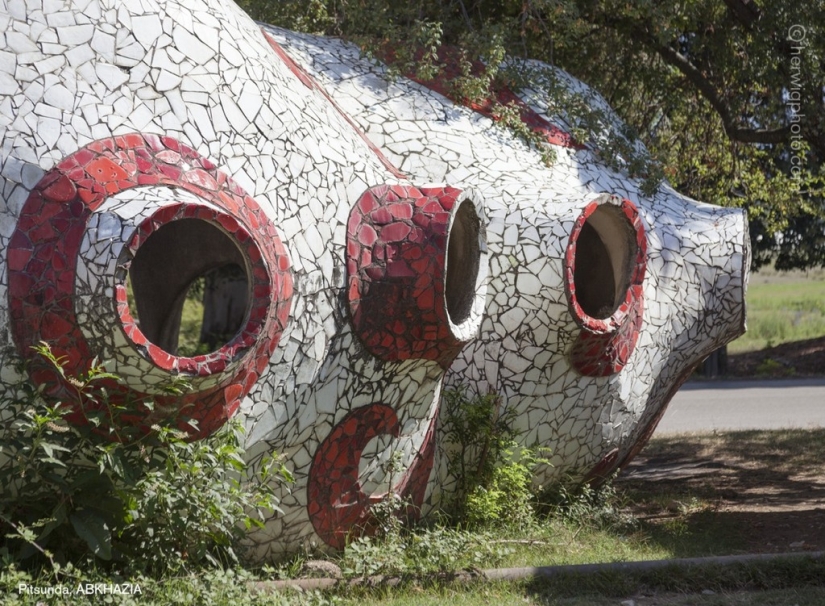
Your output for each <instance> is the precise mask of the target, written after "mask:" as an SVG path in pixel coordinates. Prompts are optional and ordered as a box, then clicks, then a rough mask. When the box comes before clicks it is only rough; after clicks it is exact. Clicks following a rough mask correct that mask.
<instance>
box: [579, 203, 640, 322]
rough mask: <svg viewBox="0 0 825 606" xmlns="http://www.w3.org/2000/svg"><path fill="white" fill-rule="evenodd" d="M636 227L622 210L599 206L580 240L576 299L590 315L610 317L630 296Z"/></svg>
mask: <svg viewBox="0 0 825 606" xmlns="http://www.w3.org/2000/svg"><path fill="white" fill-rule="evenodd" d="M636 249H637V246H636V237H635V231H634V229H633V225H631V223H630V221H629V220H628V218H627V216H626V215H625V214H624V213H623V212H622V210H621V208H619V207H617V206H614V205H612V204H602V205H600V206H598V207H597V208H596V209H595V210H594V211H593V213H592V214H591V215H590V216H589V217H588V218H587V220H586V221H585V222H584V224H583V225H582V228H581V231H580V232H579V234H578V237H577V238H576V256H575V260H574V273H573V279H574V283H575V297H576V300H577V301H578V303H579V305H580V306H581V309H582V311H584V313H586V314H587V315H589V316H591V317H593V318H598V319H605V318H609V317H610V316H611V315H613V313H614V312H615V311H616V309H617V308H618V307H619V306H620V305H621V304H622V302H623V301H624V300H625V298H626V297H627V290H628V288H629V287H630V281H631V277H632V272H633V260H634V258H635V256H636V252H637V250H636Z"/></svg>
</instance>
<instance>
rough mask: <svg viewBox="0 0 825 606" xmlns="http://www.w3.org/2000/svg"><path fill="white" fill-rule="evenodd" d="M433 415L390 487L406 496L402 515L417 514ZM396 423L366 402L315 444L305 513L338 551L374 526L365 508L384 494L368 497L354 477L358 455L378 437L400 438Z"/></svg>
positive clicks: (429, 459)
mask: <svg viewBox="0 0 825 606" xmlns="http://www.w3.org/2000/svg"><path fill="white" fill-rule="evenodd" d="M436 424H437V423H436V419H433V420H432V421H431V422H430V427H429V428H428V430H427V434H426V435H425V437H424V442H423V443H422V445H421V449H420V450H419V452H418V454H417V455H416V456H415V458H414V459H413V462H412V464H411V465H410V467H409V469H408V470H407V472H406V473H404V474H403V476H402V477H401V479H400V480H399V481H398V483H397V484H396V485H395V486H394V487H393V492H394V494H397V495H398V496H400V497H401V498H402V499H410V500H411V501H412V507H411V508H409V509H408V510H406V511H405V512H402V513H404V514H405V515H407V516H408V517H417V516H418V514H419V512H420V508H421V505H422V503H423V502H424V493H425V492H426V490H427V482H428V480H429V477H430V473H431V472H432V467H433V458H434V454H435V439H434V434H435V432H434V429H435V426H436ZM400 432H401V427H400V423H399V421H398V417H397V416H396V414H395V411H394V410H393V409H392V408H390V407H389V406H387V405H386V404H380V403H375V404H369V405H367V406H363V407H361V408H357V409H355V410H353V411H352V412H350V413H349V414H348V415H347V416H345V417H344V418H343V419H342V420H341V422H340V423H338V425H336V426H335V428H334V429H333V430H332V432H331V433H330V434H329V436H327V438H326V439H325V440H324V441H323V442H322V443H321V445H320V446H319V447H318V450H317V451H316V452H315V456H314V457H313V460H312V465H311V467H310V471H309V481H308V484H307V503H308V505H307V512H308V514H309V519H310V521H311V522H312V527H313V528H314V529H315V532H316V533H317V534H318V536H319V537H321V539H322V540H323V541H324V542H325V543H326V544H327V545H329V546H330V547H334V548H336V549H343V548H344V547H345V546H346V543H347V539H348V538H350V537H356V536H359V535H361V534H369V533H371V532H373V531H374V530H375V528H376V524H375V518H374V516H373V514H372V513H371V512H370V507H371V506H372V505H375V504H376V503H379V502H380V501H381V500H382V499H384V498H385V496H386V495H383V494H382V495H372V496H371V495H367V494H365V493H364V491H363V490H362V488H361V482H360V480H359V479H358V466H359V463H360V461H361V453H362V452H363V451H364V448H366V446H367V444H368V443H369V442H370V440H372V439H373V438H375V437H377V436H380V435H391V436H393V437H396V438H397V437H399V435H400Z"/></svg>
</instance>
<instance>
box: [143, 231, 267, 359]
mask: <svg viewBox="0 0 825 606" xmlns="http://www.w3.org/2000/svg"><path fill="white" fill-rule="evenodd" d="M129 281H130V285H131V289H132V297H130V298H129V307H130V313H131V314H132V316H133V317H134V318H135V319H136V321H137V322H139V326H140V330H141V332H142V333H143V334H144V335H145V336H146V338H147V339H148V340H149V341H151V342H152V343H154V344H155V345H157V346H158V347H160V348H161V349H163V350H164V351H166V352H167V353H169V354H172V355H176V356H186V357H193V356H197V355H204V354H207V353H211V352H213V351H217V350H218V349H220V348H221V347H223V346H224V345H225V344H227V343H228V342H229V341H231V340H232V339H233V338H234V337H235V335H237V334H238V332H239V331H240V330H241V328H242V327H243V326H244V321H245V319H246V316H247V315H248V313H249V298H250V297H249V288H250V287H249V284H250V282H251V279H250V276H249V272H248V269H247V264H246V262H245V259H244V256H243V253H242V252H241V250H240V249H239V248H238V246H237V245H236V244H235V242H234V240H233V239H232V238H230V237H229V235H227V234H226V232H224V231H223V230H222V229H221V228H219V227H218V226H216V225H214V224H213V223H210V222H208V221H204V220H201V219H180V220H177V221H172V222H170V223H167V224H165V225H162V226H160V227H159V228H158V229H157V230H156V231H154V232H152V233H151V234H150V235H149V237H148V238H147V239H146V241H145V242H143V244H142V245H141V246H140V248H138V249H137V251H136V252H135V256H134V259H133V260H132V263H131V267H130V268H129Z"/></svg>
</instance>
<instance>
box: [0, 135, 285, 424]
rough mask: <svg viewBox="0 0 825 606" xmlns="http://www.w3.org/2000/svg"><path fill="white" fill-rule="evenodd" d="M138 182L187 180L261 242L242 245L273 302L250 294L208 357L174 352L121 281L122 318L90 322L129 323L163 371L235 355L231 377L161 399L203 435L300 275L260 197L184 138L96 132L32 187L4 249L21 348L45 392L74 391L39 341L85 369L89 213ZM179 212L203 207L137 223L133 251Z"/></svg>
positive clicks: (246, 374)
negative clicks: (138, 321) (81, 313)
mask: <svg viewBox="0 0 825 606" xmlns="http://www.w3.org/2000/svg"><path fill="white" fill-rule="evenodd" d="M139 186H170V187H178V188H182V189H185V190H187V191H189V192H191V193H193V194H195V195H197V196H199V197H201V198H203V199H205V200H207V201H209V202H211V203H212V204H214V205H216V206H217V207H219V208H220V209H222V211H223V212H220V213H216V212H214V211H209V215H210V218H211V219H213V220H216V221H217V222H218V224H219V225H220V226H221V227H222V228H223V229H224V231H226V232H228V233H229V234H230V235H232V236H233V237H235V238H236V239H237V241H238V242H239V244H240V245H241V247H242V248H243V247H244V246H245V242H247V241H248V240H249V239H254V240H255V242H256V243H255V245H254V246H247V247H246V250H247V254H250V255H252V256H251V257H250V259H249V261H250V263H251V265H252V266H253V275H252V280H253V282H254V283H255V285H256V287H258V290H257V292H256V293H255V297H258V296H266V297H267V301H266V304H265V305H264V304H263V303H262V302H260V301H258V302H256V303H253V306H252V308H253V314H252V316H251V317H250V319H249V322H248V323H247V325H246V327H245V328H244V330H243V331H242V332H241V334H240V335H239V336H238V337H237V338H236V339H233V341H232V342H230V343H229V344H228V345H227V348H222V349H221V350H218V351H217V352H214V353H212V354H209V355H207V356H198V357H196V358H177V357H176V356H172V355H170V354H168V353H166V352H164V351H162V350H161V349H160V348H158V347H157V346H155V345H153V344H151V343H148V342H147V341H146V340H145V337H143V335H142V333H140V331H139V330H137V328H136V326H135V325H134V321H133V320H132V319H131V315H130V314H129V313H128V306H127V305H126V289H125V285H124V284H123V283H121V284H118V285H117V286H116V293H115V299H116V306H117V309H118V313H119V314H120V318H119V319H118V318H111V319H105V318H104V319H94V320H93V321H95V320H96V321H103V322H118V321H120V322H122V324H123V330H124V331H125V332H126V335H127V336H128V337H129V338H130V339H131V340H132V342H133V343H134V344H135V348H136V350H137V351H140V352H143V353H144V354H145V355H146V357H147V358H148V359H150V360H152V361H153V362H154V363H155V364H156V365H157V366H158V367H159V368H161V369H163V370H166V371H172V370H175V371H179V372H185V373H191V374H192V375H194V376H196V377H199V376H208V375H210V374H215V373H220V372H221V371H222V370H223V369H224V368H225V367H226V365H227V363H228V361H230V360H237V361H239V362H240V363H239V364H238V365H237V367H236V368H235V369H234V371H233V372H232V373H231V375H230V376H227V377H226V378H225V379H224V380H222V381H221V382H220V383H219V384H218V385H217V386H215V387H212V388H211V389H209V390H207V391H204V392H199V393H192V394H189V395H187V396H186V397H185V398H182V399H180V398H177V399H172V398H154V399H155V401H157V402H159V403H162V404H165V405H167V406H169V405H174V406H175V407H177V408H186V409H187V415H188V416H189V417H190V418H192V419H194V420H196V421H197V422H198V423H199V430H198V431H197V432H194V430H193V429H192V428H191V427H190V426H189V425H185V426H184V427H185V429H187V430H188V431H190V433H193V435H196V436H204V435H207V434H209V433H211V432H212V431H214V430H215V429H217V428H218V427H220V426H221V425H222V424H223V423H225V422H226V420H227V419H228V418H229V417H231V416H232V415H233V414H234V413H235V411H236V410H237V409H238V407H239V405H240V401H241V399H242V398H243V396H244V395H245V394H246V393H248V392H249V390H250V389H251V387H252V385H254V384H255V382H256V381H257V380H258V376H259V375H260V373H262V372H263V370H264V369H265V368H266V366H267V363H268V361H269V358H270V356H271V354H272V352H273V351H274V350H275V348H276V347H277V344H278V340H279V338H280V335H281V333H282V331H283V330H284V328H285V326H286V322H287V319H288V316H289V309H290V302H291V297H292V289H293V285H292V276H291V273H290V265H289V259H288V256H287V253H286V249H285V248H284V246H283V244H282V243H281V241H280V238H279V236H278V234H277V230H276V229H275V226H274V225H273V224H272V222H271V221H270V220H269V219H268V218H267V217H266V215H265V213H264V212H263V210H262V209H261V208H260V206H258V204H257V203H256V202H255V201H254V200H253V199H252V198H251V197H250V196H248V195H247V194H246V193H245V192H244V191H243V190H242V189H241V188H240V187H239V186H238V185H237V184H236V183H234V182H233V181H232V180H231V179H229V177H227V176H226V175H225V174H224V173H222V172H221V171H219V170H217V168H216V166H215V165H214V164H213V163H212V162H210V161H209V160H207V159H205V158H203V157H201V156H200V155H199V154H198V153H197V152H195V151H194V150H193V149H191V148H189V147H187V146H185V145H183V144H181V143H180V142H178V141H177V140H175V139H172V138H170V137H159V136H156V135H143V134H137V133H135V134H130V135H123V136H118V137H112V138H108V139H102V140H99V141H95V142H93V143H90V144H89V145H88V146H86V147H84V148H82V149H80V150H79V151H77V152H75V153H74V154H72V155H71V156H69V157H67V158H66V159H64V160H63V161H61V162H60V163H59V164H58V165H57V166H56V167H55V168H54V169H52V170H51V171H49V172H48V173H46V175H45V176H44V177H43V178H42V179H41V180H40V182H39V183H38V184H37V185H36V186H35V187H34V189H33V190H32V192H31V194H30V195H29V197H28V199H27V201H26V203H25V205H24V207H23V209H22V212H21V214H20V218H19V220H18V223H17V229H16V231H15V233H14V235H13V236H12V238H11V241H10V245H9V250H8V264H9V309H10V313H11V324H12V335H13V338H14V341H15V344H16V346H17V350H18V352H19V353H20V355H21V356H23V358H25V359H28V360H30V362H31V365H30V369H29V374H30V376H31V379H32V381H34V382H35V383H36V384H43V385H46V386H47V388H46V393H47V395H50V396H52V397H55V398H60V399H63V398H65V397H67V396H70V395H71V394H73V393H74V391H73V390H72V389H71V387H70V386H69V385H68V384H67V383H66V381H65V380H64V379H62V378H61V377H60V376H59V375H58V374H57V373H56V372H55V371H54V369H52V368H51V367H50V366H49V365H48V364H46V363H44V362H43V361H42V360H40V358H39V356H37V355H35V354H34V353H33V352H32V349H31V347H32V346H33V345H36V344H38V343H40V342H41V341H45V342H46V343H48V344H49V345H50V347H51V348H52V351H53V353H54V354H55V355H57V356H61V357H63V358H64V359H65V369H66V372H67V374H68V375H69V376H73V375H79V374H82V373H84V372H86V371H87V370H88V369H89V367H90V364H91V362H92V360H93V359H94V358H95V356H96V355H97V353H98V352H93V351H91V349H90V346H89V344H88V343H87V341H86V339H85V337H84V335H83V333H82V331H81V329H80V326H79V324H78V321H77V317H76V315H75V310H74V289H75V279H76V275H75V272H76V266H77V258H78V255H79V254H80V245H81V242H82V240H83V235H84V232H85V229H86V224H87V223H88V220H89V218H90V217H91V214H92V213H93V212H94V211H95V210H96V209H97V208H99V207H100V205H101V204H103V202H104V201H105V200H106V199H107V198H108V197H109V196H112V195H115V194H117V193H118V192H121V191H124V190H127V189H130V188H133V187H139ZM178 212H180V213H182V214H184V215H185V214H186V213H194V214H196V215H197V213H198V212H206V211H200V210H198V207H197V206H196V205H180V206H175V207H170V209H163V210H161V211H159V212H158V213H156V215H155V216H153V217H152V220H151V221H149V222H144V223H143V224H142V225H141V226H140V228H139V229H138V233H137V234H136V235H135V237H134V238H133V240H132V242H131V243H130V244H129V245H130V246H131V247H132V248H133V249H136V248H137V247H138V246H139V245H140V243H141V242H143V241H144V240H145V238H146V237H148V236H149V234H150V233H151V232H152V231H154V230H155V229H157V228H158V227H159V226H160V224H161V223H163V222H164V221H168V220H173V219H174V217H175V216H177V214H176V213H178ZM207 220H209V219H207ZM256 251H258V252H256ZM124 279H125V278H124ZM267 285H268V287H267ZM256 337H257V341H256V342H254V343H253V341H254V339H255V338H256ZM244 350H246V351H244ZM136 355H140V354H136ZM109 387H110V391H111V392H112V398H113V399H114V400H117V399H120V400H122V401H129V402H133V401H135V400H136V399H137V400H139V399H140V398H142V397H145V395H146V394H142V393H136V392H135V391H133V390H130V389H128V388H126V387H124V386H122V385H110V386H109ZM70 401H71V400H70ZM82 408H83V403H82V402H81V403H78V410H77V414H74V415H73V418H72V420H74V421H75V422H83V421H84V417H83V414H82V410H81V409H82Z"/></svg>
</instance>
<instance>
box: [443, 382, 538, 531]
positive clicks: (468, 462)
mask: <svg viewBox="0 0 825 606" xmlns="http://www.w3.org/2000/svg"><path fill="white" fill-rule="evenodd" d="M443 406H444V409H443V414H444V425H443V430H444V431H443V435H444V441H445V442H446V449H447V459H448V463H447V468H448V471H449V473H450V475H451V476H452V477H453V478H454V479H455V481H456V490H455V497H454V498H453V501H452V503H451V504H450V507H449V510H450V511H449V513H450V514H451V515H452V516H453V518H454V520H455V521H458V522H461V523H466V524H469V525H471V526H474V527H481V526H487V525H507V524H512V525H517V526H524V525H527V524H529V522H530V521H531V520H532V519H533V503H534V492H533V488H532V486H533V472H534V470H535V468H536V466H537V465H539V464H548V461H546V460H545V459H543V458H541V457H540V456H539V450H534V449H526V448H519V447H518V446H517V444H516V442H515V440H514V438H515V432H514V430H513V427H512V425H513V420H514V419H513V415H512V414H511V413H510V412H508V411H507V410H506V409H505V408H504V407H503V406H502V402H501V398H500V397H499V396H498V395H496V394H487V395H474V396H470V395H469V394H468V392H467V389H466V388H465V389H455V390H447V391H446V392H445V393H444V404H443Z"/></svg>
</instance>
